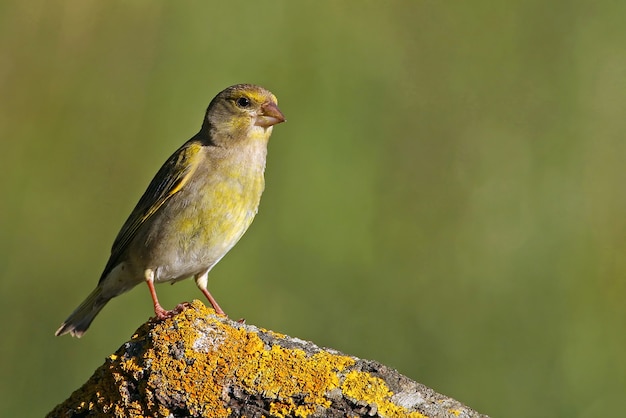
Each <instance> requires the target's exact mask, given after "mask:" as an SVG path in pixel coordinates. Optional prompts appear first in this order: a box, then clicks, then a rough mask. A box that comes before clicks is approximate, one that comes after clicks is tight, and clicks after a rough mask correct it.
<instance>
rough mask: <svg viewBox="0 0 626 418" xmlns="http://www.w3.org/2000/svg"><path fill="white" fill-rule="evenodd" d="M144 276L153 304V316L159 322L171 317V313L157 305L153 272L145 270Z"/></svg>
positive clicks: (157, 299)
mask: <svg viewBox="0 0 626 418" xmlns="http://www.w3.org/2000/svg"><path fill="white" fill-rule="evenodd" d="M144 275H145V280H146V283H147V284H148V289H150V296H152V303H153V304H154V314H155V315H156V317H157V318H158V319H160V320H163V319H166V318H169V317H171V316H172V314H173V312H171V311H168V310H166V309H163V307H162V306H161V304H160V303H159V298H157V294H156V290H155V289H154V270H152V269H146V271H145V272H144Z"/></svg>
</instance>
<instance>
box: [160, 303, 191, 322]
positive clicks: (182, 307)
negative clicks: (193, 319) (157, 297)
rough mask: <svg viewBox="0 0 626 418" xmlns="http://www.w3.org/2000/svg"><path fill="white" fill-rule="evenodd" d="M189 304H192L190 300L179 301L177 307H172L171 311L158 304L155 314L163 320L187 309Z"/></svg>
mask: <svg viewBox="0 0 626 418" xmlns="http://www.w3.org/2000/svg"><path fill="white" fill-rule="evenodd" d="M189 306H191V304H190V303H189V302H183V303H179V304H178V305H176V307H175V308H174V309H172V310H171V311H168V310H167V309H163V307H161V305H156V306H155V307H154V314H155V316H156V319H157V320H159V321H163V320H164V319H167V318H171V317H173V316H174V315H178V314H179V313H181V312H183V311H184V310H185V309H187V308H188V307H189Z"/></svg>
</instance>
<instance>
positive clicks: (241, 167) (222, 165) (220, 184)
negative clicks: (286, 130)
mask: <svg viewBox="0 0 626 418" xmlns="http://www.w3.org/2000/svg"><path fill="white" fill-rule="evenodd" d="M284 121H285V117H284V116H283V114H282V112H281V111H280V109H279V108H278V104H277V100H276V96H274V95H273V94H272V93H271V92H269V91H268V90H266V89H264V88H262V87H259V86H255V85H251V84H238V85H235V86H231V87H228V88H227V89H225V90H224V91H222V92H220V93H219V94H218V95H217V96H215V98H214V99H213V100H212V101H211V103H210V104H209V107H208V109H207V111H206V115H205V118H204V121H203V123H202V127H201V129H200V132H198V133H197V134H196V135H195V136H194V137H193V138H191V139H190V140H189V141H187V142H186V143H185V144H184V145H183V146H182V147H180V148H179V149H178V150H177V151H176V152H175V153H174V154H173V155H172V156H171V157H170V158H169V159H168V160H167V161H166V162H165V164H163V166H162V167H161V169H160V170H159V171H158V172H157V174H156V176H155V177H154V179H153V180H152V182H151V183H150V185H149V186H148V189H147V190H146V191H145V193H144V194H143V196H141V198H140V199H139V203H137V206H135V209H134V210H133V211H132V213H131V214H130V216H129V217H128V219H127V220H126V222H125V223H124V225H123V226H122V229H121V230H120V232H119V233H118V235H117V238H115V241H114V242H113V247H112V249H111V256H110V258H109V261H108V262H107V264H106V267H105V268H104V271H103V273H102V275H101V276H100V281H99V282H98V285H97V286H96V288H95V290H94V291H93V292H91V294H90V295H89V296H87V298H86V299H85V301H84V302H83V303H81V304H80V306H78V308H76V310H74V312H72V314H71V315H70V316H69V317H68V318H67V319H66V320H65V322H63V324H62V325H61V327H60V328H59V329H58V330H57V331H56V333H55V335H63V334H67V333H69V334H71V335H73V336H75V337H81V336H82V335H83V334H84V333H85V331H86V330H87V328H89V325H90V324H91V322H92V321H93V319H94V318H95V316H96V315H97V314H98V312H100V310H101V309H102V308H103V307H104V305H105V304H106V303H107V302H108V301H109V300H111V298H114V297H115V296H118V295H120V294H122V293H124V292H126V291H128V290H130V289H132V288H133V287H135V286H136V285H137V284H139V283H141V282H144V281H145V282H146V284H147V285H148V288H149V290H150V295H151V296H152V302H153V304H154V313H155V314H156V317H157V318H158V319H164V318H167V317H170V316H172V315H173V313H174V312H176V310H174V311H168V310H165V309H164V308H162V307H161V305H160V304H159V300H158V298H157V294H156V291H155V288H154V284H155V283H163V282H172V283H174V282H177V281H179V280H183V279H186V278H188V277H192V276H193V277H194V279H195V281H196V284H197V286H198V288H199V289H200V290H201V291H202V293H204V295H205V296H206V297H207V299H208V300H209V302H210V303H211V305H212V306H213V308H214V309H215V312H216V313H217V314H221V315H224V311H223V310H222V308H220V306H219V305H218V304H217V302H216V300H215V299H214V298H213V296H212V295H211V293H210V292H209V291H208V289H207V276H208V274H209V271H210V270H211V268H212V267H213V266H214V265H215V264H216V263H217V262H218V261H219V260H220V259H221V258H222V257H224V255H226V253H227V252H228V251H229V250H230V249H231V248H232V247H233V246H234V245H235V244H236V243H237V241H239V239H240V238H241V236H242V235H243V234H244V232H245V231H246V229H248V227H249V226H250V223H251V222H252V220H253V218H254V216H255V215H256V213H257V210H258V207H259V201H260V199H261V194H262V193H263V189H264V187H265V179H264V174H263V173H264V171H265V160H266V155H267V143H268V140H269V138H270V135H271V134H272V129H273V126H274V125H276V124H278V123H281V122H284Z"/></svg>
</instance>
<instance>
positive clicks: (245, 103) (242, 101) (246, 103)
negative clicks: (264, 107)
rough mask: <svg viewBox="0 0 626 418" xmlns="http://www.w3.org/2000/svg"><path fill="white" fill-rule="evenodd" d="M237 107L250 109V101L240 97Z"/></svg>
mask: <svg viewBox="0 0 626 418" xmlns="http://www.w3.org/2000/svg"><path fill="white" fill-rule="evenodd" d="M237 106H239V107H243V108H246V107H249V106H250V99H248V98H247V97H240V98H238V99H237Z"/></svg>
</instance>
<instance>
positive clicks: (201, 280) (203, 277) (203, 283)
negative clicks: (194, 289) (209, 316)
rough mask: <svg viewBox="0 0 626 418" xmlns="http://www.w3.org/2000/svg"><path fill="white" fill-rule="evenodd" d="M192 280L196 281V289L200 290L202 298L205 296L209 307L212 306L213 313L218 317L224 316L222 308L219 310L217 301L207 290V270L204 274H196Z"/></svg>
mask: <svg viewBox="0 0 626 418" xmlns="http://www.w3.org/2000/svg"><path fill="white" fill-rule="evenodd" d="M194 279H196V285H197V286H198V289H200V291H201V292H202V293H204V296H206V298H207V299H208V300H209V302H211V306H213V309H214V310H215V313H216V314H218V315H223V316H226V314H225V313H224V311H223V310H222V308H220V305H218V304H217V301H216V300H215V299H214V298H213V296H212V295H211V292H209V291H208V290H207V284H208V282H209V270H207V271H205V272H204V273H200V274H196V275H195V276H194Z"/></svg>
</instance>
